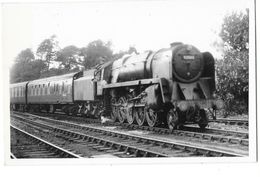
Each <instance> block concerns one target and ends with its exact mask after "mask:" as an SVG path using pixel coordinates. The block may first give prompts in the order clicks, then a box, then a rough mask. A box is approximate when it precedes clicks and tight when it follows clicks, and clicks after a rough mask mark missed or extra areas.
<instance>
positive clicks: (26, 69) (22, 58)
mask: <svg viewBox="0 0 260 177" xmlns="http://www.w3.org/2000/svg"><path fill="white" fill-rule="evenodd" d="M34 59H35V57H34V54H33V52H32V50H31V49H25V50H22V51H21V52H20V53H19V54H18V55H17V57H16V58H15V64H14V65H13V67H12V68H11V73H10V76H11V77H10V79H11V82H22V81H26V80H29V79H30V78H31V67H30V63H31V62H32V61H34Z"/></svg>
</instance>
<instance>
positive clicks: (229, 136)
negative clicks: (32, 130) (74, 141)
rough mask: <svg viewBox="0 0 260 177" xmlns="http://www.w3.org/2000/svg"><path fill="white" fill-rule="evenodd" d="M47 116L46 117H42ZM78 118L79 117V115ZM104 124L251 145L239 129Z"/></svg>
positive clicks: (70, 117)
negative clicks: (179, 128) (176, 128)
mask: <svg viewBox="0 0 260 177" xmlns="http://www.w3.org/2000/svg"><path fill="white" fill-rule="evenodd" d="M22 115H25V116H35V115H33V114H28V113H27V114H22ZM63 116H64V117H65V119H64V117H63V118H62V117H59V116H58V118H57V119H58V120H66V121H72V122H74V121H75V117H74V118H73V117H72V116H65V115H63ZM42 118H45V117H42ZM77 118H78V117H77ZM78 120H79V123H81V121H82V122H83V123H86V122H87V123H94V124H99V123H100V120H97V119H84V118H81V117H79V118H78ZM103 125H108V126H113V125H116V126H118V127H122V129H126V130H145V131H152V132H155V133H158V134H166V135H169V134H172V135H175V136H181V137H193V138H196V139H199V140H204V141H205V140H207V141H213V142H219V143H227V144H231V145H233V144H237V145H241V146H247V147H248V145H249V141H248V138H249V137H248V133H246V132H239V131H230V130H220V129H213V128H206V129H204V130H201V129H200V128H198V127H193V126H184V127H183V128H182V129H181V130H174V131H170V130H169V129H168V128H163V127H161V128H160V127H149V126H138V125H137V124H132V125H129V124H127V123H123V124H121V123H118V122H115V123H111V122H107V123H104V124H103Z"/></svg>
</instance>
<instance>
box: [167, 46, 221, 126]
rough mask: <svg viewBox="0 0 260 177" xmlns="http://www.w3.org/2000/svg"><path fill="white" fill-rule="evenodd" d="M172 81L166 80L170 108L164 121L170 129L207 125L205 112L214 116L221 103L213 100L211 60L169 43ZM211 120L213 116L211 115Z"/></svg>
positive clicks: (213, 84)
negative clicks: (192, 123)
mask: <svg viewBox="0 0 260 177" xmlns="http://www.w3.org/2000/svg"><path fill="white" fill-rule="evenodd" d="M171 49H172V80H169V90H170V100H171V101H170V102H171V105H172V106H171V108H170V111H169V112H168V116H167V121H168V125H169V127H170V128H172V129H173V128H175V127H176V126H177V125H181V124H183V123H184V122H187V121H188V122H196V123H198V124H199V125H200V127H202V128H204V127H206V126H207V124H208V117H207V112H208V111H207V110H212V112H215V110H216V109H221V108H222V107H223V102H222V101H221V100H217V99H215V98H214V96H213V95H214V92H215V89H216V88H215V64H214V58H213V56H212V55H211V54H210V53H208V52H205V53H202V52H200V51H199V50H198V49H197V48H195V47H194V46H191V45H184V44H182V43H173V44H172V45H171ZM213 116H214V115H213Z"/></svg>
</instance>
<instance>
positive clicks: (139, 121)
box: [136, 108, 145, 126]
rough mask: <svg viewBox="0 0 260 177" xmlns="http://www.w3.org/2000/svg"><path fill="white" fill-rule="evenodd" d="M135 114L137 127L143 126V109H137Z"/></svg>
mask: <svg viewBox="0 0 260 177" xmlns="http://www.w3.org/2000/svg"><path fill="white" fill-rule="evenodd" d="M137 114H138V116H137V117H136V122H137V124H138V125H139V126H142V125H144V123H145V115H144V108H137Z"/></svg>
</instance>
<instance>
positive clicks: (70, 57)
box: [56, 45, 82, 71]
mask: <svg viewBox="0 0 260 177" xmlns="http://www.w3.org/2000/svg"><path fill="white" fill-rule="evenodd" d="M79 54H80V49H79V48H77V47H76V46H74V45H70V46H67V47H64V48H63V49H61V50H60V51H58V52H57V59H56V61H59V62H61V64H60V67H61V68H65V69H67V70H68V71H69V70H71V69H75V68H77V69H78V70H79V67H80V66H82V61H81V57H80V56H79Z"/></svg>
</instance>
